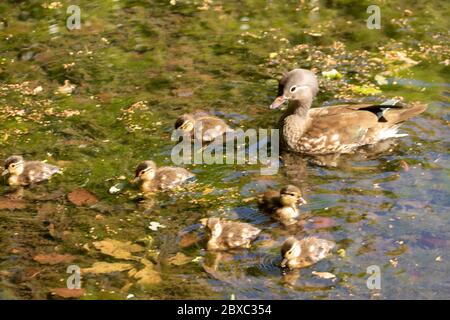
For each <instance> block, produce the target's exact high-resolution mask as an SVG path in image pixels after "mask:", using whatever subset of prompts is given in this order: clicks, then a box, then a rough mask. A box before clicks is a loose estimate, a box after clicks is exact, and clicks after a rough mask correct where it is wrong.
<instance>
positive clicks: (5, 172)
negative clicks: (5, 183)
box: [2, 169, 9, 177]
mask: <svg viewBox="0 0 450 320" xmlns="http://www.w3.org/2000/svg"><path fill="white" fill-rule="evenodd" d="M7 174H9V170H8V169H5V170H4V171H3V172H2V177H3V176H6V175H7Z"/></svg>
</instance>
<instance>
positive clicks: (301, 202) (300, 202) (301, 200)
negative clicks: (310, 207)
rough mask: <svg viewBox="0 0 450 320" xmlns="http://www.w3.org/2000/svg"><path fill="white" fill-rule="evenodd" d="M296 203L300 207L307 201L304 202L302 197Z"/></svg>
mask: <svg viewBox="0 0 450 320" xmlns="http://www.w3.org/2000/svg"><path fill="white" fill-rule="evenodd" d="M298 203H299V204H300V205H302V204H307V203H308V201H306V200H305V199H303V197H300V198H299V199H298Z"/></svg>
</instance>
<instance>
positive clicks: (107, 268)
mask: <svg viewBox="0 0 450 320" xmlns="http://www.w3.org/2000/svg"><path fill="white" fill-rule="evenodd" d="M132 268H133V265H131V264H129V263H121V262H116V263H109V262H96V263H94V264H93V265H92V267H90V268H83V269H81V273H95V274H101V273H112V272H121V271H126V270H130V269H132Z"/></svg>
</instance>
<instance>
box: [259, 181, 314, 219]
mask: <svg viewBox="0 0 450 320" xmlns="http://www.w3.org/2000/svg"><path fill="white" fill-rule="evenodd" d="M306 203H307V202H306V200H305V199H303V197H302V192H301V191H300V189H299V188H297V187H296V186H294V185H287V186H286V187H284V188H282V189H281V190H280V191H276V190H269V191H267V192H265V193H264V194H263V195H262V197H261V198H260V199H259V205H260V207H261V208H262V209H263V210H264V211H266V212H269V213H270V214H272V216H273V217H274V218H275V219H277V220H280V221H281V222H282V223H283V224H285V225H290V224H293V223H295V222H296V219H297V218H298V217H299V215H300V211H299V210H298V205H302V204H306Z"/></svg>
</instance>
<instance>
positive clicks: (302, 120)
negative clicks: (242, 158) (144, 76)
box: [270, 69, 426, 155]
mask: <svg viewBox="0 0 450 320" xmlns="http://www.w3.org/2000/svg"><path fill="white" fill-rule="evenodd" d="M317 91H318V83H317V78H316V76H315V75H314V73H312V72H311V71H309V70H305V69H294V70H292V71H290V72H288V73H287V74H286V75H285V76H284V77H283V78H282V79H281V80H280V82H279V87H278V97H277V98H276V99H275V101H274V102H273V103H272V104H271V105H270V108H271V109H277V108H279V107H280V106H281V105H282V104H283V103H284V102H286V101H289V106H288V108H287V110H286V112H285V113H284V114H283V116H282V117H281V119H280V129H281V130H282V132H281V137H282V146H283V148H285V149H287V150H289V151H294V152H300V153H304V154H311V155H316V154H331V153H351V152H353V151H354V150H355V149H356V148H358V147H361V146H364V145H371V144H375V143H378V142H379V141H382V140H385V139H389V138H397V137H402V136H405V135H406V134H398V133H397V131H398V129H399V127H400V126H401V124H402V123H403V122H405V121H406V120H408V119H410V118H412V117H414V116H416V115H418V114H420V113H422V112H424V111H425V110H426V106H424V105H415V106H412V107H409V108H407V107H404V106H399V105H397V102H398V101H396V100H390V101H386V102H384V103H382V104H377V105H370V104H354V105H336V106H328V107H323V108H314V109H310V108H311V105H312V102H313V99H314V97H315V95H316V94H317Z"/></svg>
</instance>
